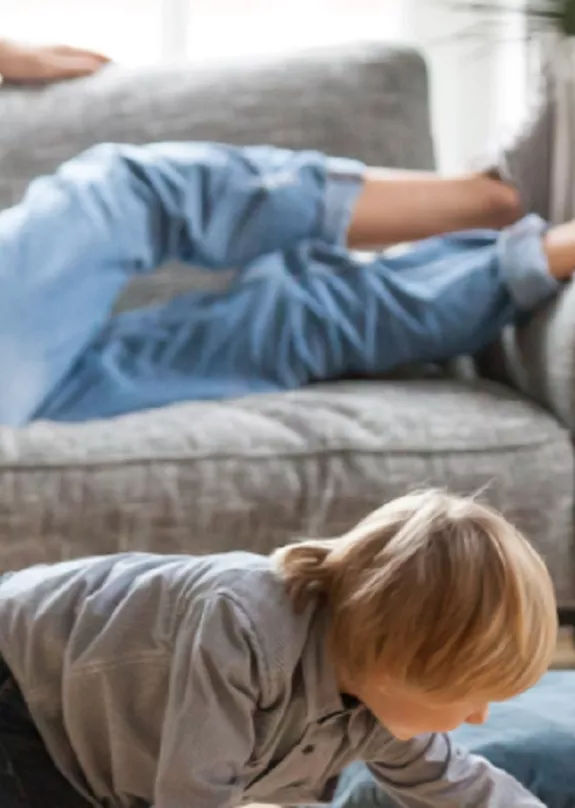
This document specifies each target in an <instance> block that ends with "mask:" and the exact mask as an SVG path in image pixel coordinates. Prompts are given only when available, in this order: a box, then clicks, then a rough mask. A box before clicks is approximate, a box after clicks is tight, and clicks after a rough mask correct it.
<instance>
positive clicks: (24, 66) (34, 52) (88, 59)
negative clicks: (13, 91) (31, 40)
mask: <svg viewBox="0 0 575 808" xmlns="http://www.w3.org/2000/svg"><path fill="white" fill-rule="evenodd" d="M108 62H109V59H108V58H107V57H106V56H103V55H102V54H100V53H94V52H92V51H88V50H83V49H81V48H71V47H69V46H68V45H45V46H33V45H22V44H20V43H18V42H11V41H9V40H0V76H2V78H3V80H4V81H6V82H11V83H19V84H50V83H52V82H55V81H63V80H65V79H73V78H79V77H81V76H89V75H91V74H92V73H95V72H96V71H97V70H99V69H100V68H101V67H103V66H104V65H105V64H107V63H108Z"/></svg>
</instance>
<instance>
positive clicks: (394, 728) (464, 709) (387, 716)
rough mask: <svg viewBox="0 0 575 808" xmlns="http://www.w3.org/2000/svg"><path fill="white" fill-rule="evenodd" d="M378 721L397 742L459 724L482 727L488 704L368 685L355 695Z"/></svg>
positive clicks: (391, 686)
mask: <svg viewBox="0 0 575 808" xmlns="http://www.w3.org/2000/svg"><path fill="white" fill-rule="evenodd" d="M358 696H359V697H360V698H361V700H362V701H363V703H364V704H365V705H366V706H367V707H368V708H369V709H370V710H371V712H372V713H373V714H374V715H375V717H376V718H377V719H378V721H379V722H380V723H381V724H383V726H384V727H385V728H386V729H388V730H389V731H390V732H391V733H392V735H395V737H396V738H399V739H400V740H409V739H410V738H414V737H416V736H417V735H425V734H426V733H429V732H451V730H453V729H455V728H456V727H459V726H460V725H461V724H483V723H484V722H485V720H486V718H487V714H488V712H489V704H488V703H487V702H486V701H484V700H481V699H477V700H473V699H465V700H461V701H443V702H438V701H436V702H434V701H433V700H432V699H430V697H429V696H427V695H425V694H422V693H419V692H417V691H415V690H407V689H406V688H405V687H398V686H394V685H392V684H389V683H386V684H385V685H382V684H381V681H378V682H377V683H372V684H371V683H368V684H366V685H365V686H364V687H362V692H361V694H358Z"/></svg>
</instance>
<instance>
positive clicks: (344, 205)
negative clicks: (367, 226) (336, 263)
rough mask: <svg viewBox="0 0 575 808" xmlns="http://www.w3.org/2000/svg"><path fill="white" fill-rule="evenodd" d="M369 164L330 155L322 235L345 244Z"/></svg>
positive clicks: (326, 239)
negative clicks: (366, 167)
mask: <svg viewBox="0 0 575 808" xmlns="http://www.w3.org/2000/svg"><path fill="white" fill-rule="evenodd" d="M365 170H366V169H365V165H364V164H363V163H361V162H360V161H359V160H351V159H348V158H347V157H329V158H328V161H327V183H326V188H325V197H324V209H323V219H322V223H321V227H320V238H321V239H322V240H323V241H326V242H327V243H328V244H337V245H344V244H345V243H346V237H347V231H348V230H349V226H350V223H351V218H352V214H353V210H354V208H355V203H356V202H357V198H358V196H359V195H360V193H361V190H362V188H363V183H364V177H365Z"/></svg>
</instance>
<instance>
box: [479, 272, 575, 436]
mask: <svg viewBox="0 0 575 808" xmlns="http://www.w3.org/2000/svg"><path fill="white" fill-rule="evenodd" d="M479 367H480V369H481V371H482V372H483V373H484V374H485V375H486V376H489V377H491V378H494V379H497V380H501V381H503V382H505V383H510V384H511V385H512V386H513V387H515V388H516V389H517V390H519V391H520V392H522V393H524V394H525V395H527V396H529V397H530V398H532V399H534V400H535V401H537V402H539V403H540V404H541V405H542V406H543V407H545V408H546V409H548V410H549V411H550V412H552V413H553V414H554V415H556V416H557V418H559V419H560V420H561V421H562V423H564V424H566V425H567V426H568V427H569V428H570V429H571V430H572V431H573V430H575V286H574V285H573V284H572V283H570V284H568V285H567V286H566V287H565V289H564V291H563V293H562V294H561V295H559V297H557V298H556V299H554V300H552V301H551V302H550V303H548V304H547V305H546V306H545V307H544V308H542V309H541V310H540V311H539V312H538V313H537V314H536V315H535V316H534V317H533V318H531V319H530V320H529V322H527V323H526V324H525V325H523V326H521V327H519V328H509V329H507V331H506V332H505V334H504V335H502V338H501V339H500V340H499V341H498V342H497V343H496V344H495V345H493V346H492V347H491V348H490V349H489V350H487V351H486V352H485V353H484V355H483V356H482V357H480V359H479Z"/></svg>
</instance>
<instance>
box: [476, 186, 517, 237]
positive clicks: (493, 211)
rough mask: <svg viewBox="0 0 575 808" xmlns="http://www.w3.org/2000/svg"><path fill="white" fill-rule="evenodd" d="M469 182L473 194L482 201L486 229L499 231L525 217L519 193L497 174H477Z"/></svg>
mask: <svg viewBox="0 0 575 808" xmlns="http://www.w3.org/2000/svg"><path fill="white" fill-rule="evenodd" d="M469 182H470V187H471V188H472V189H473V193H474V194H477V198H478V199H481V200H482V205H483V210H484V213H485V226H486V227H493V228H495V229H497V230H499V229H501V228H503V227H508V226H509V225H511V224H513V223H514V222H516V221H517V220H518V219H520V218H521V216H523V213H524V211H523V209H522V205H521V199H520V197H519V192H518V191H517V189H516V188H514V186H513V185H511V184H509V183H507V182H505V181H504V180H502V179H500V178H499V177H498V176H497V175H496V174H493V173H487V174H475V175H472V176H471V177H470V178H469Z"/></svg>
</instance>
